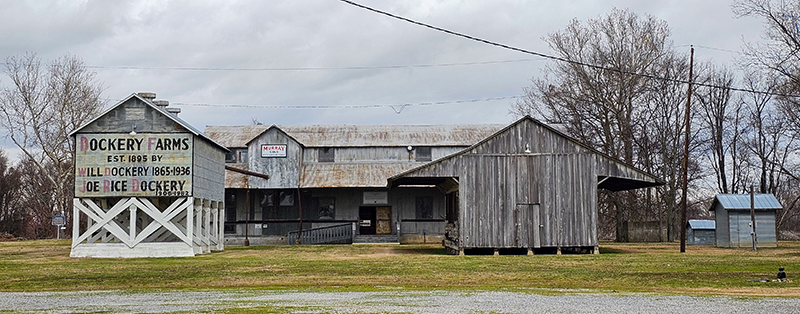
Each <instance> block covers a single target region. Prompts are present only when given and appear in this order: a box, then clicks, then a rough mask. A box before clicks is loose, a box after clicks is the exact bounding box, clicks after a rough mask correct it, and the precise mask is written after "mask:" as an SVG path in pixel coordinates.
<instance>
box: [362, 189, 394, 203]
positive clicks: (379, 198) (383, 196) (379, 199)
mask: <svg viewBox="0 0 800 314" xmlns="http://www.w3.org/2000/svg"><path fill="white" fill-rule="evenodd" d="M364 204H389V192H385V191H384V192H364Z"/></svg>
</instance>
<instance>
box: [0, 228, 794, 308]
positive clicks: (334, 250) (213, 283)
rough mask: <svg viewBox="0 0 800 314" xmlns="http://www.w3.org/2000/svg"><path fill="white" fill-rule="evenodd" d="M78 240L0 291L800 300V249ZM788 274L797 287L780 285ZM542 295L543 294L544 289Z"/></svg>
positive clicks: (31, 249)
mask: <svg viewBox="0 0 800 314" xmlns="http://www.w3.org/2000/svg"><path fill="white" fill-rule="evenodd" d="M69 250H70V241H69V240H61V241H56V240H39V241H22V242H1V243H0V291H66V290H106V289H123V290H132V291H151V290H162V289H165V290H166V289H168V290H174V289H230V288H234V289H242V288H254V289H312V290H366V291H371V290H390V289H415V290H429V289H450V290H498V289H503V290H518V291H533V292H536V293H549V292H550V291H553V290H552V289H590V290H600V291H620V292H656V293H676V294H688V295H713V294H718V295H741V296H788V297H800V242H780V243H779V244H778V248H776V249H759V251H758V252H752V251H750V250H746V249H719V248H715V247H706V246H701V247H697V246H689V247H687V253H683V254H681V253H678V250H679V246H678V244H677V243H647V244H637V243H608V242H604V243H601V245H600V252H601V254H600V255H560V256H556V255H535V256H524V255H523V256H452V255H446V254H445V252H444V250H443V249H442V248H441V246H438V245H397V244H378V245H358V244H357V245H319V246H254V247H227V248H226V249H225V251H224V252H215V253H211V254H205V255H199V256H196V257H188V258H150V259H138V258H137V259H98V258H70V257H69ZM779 266H784V267H786V272H787V274H788V277H789V279H792V280H793V281H792V282H788V283H786V282H783V283H781V282H766V283H763V282H757V281H753V280H755V279H759V278H762V277H763V278H767V279H773V278H775V274H776V273H777V272H778V267H779ZM540 288H543V289H541V290H539V289H540Z"/></svg>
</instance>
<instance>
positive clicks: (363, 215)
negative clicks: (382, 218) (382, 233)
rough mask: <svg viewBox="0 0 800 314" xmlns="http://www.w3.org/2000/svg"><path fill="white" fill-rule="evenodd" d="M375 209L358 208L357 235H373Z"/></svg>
mask: <svg viewBox="0 0 800 314" xmlns="http://www.w3.org/2000/svg"><path fill="white" fill-rule="evenodd" d="M375 225H376V219H375V207H360V208H359V209H358V232H359V234H375Z"/></svg>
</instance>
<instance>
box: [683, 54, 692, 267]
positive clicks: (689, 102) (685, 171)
mask: <svg viewBox="0 0 800 314" xmlns="http://www.w3.org/2000/svg"><path fill="white" fill-rule="evenodd" d="M689 51H690V53H689V91H688V92H687V93H686V120H685V123H686V135H685V137H684V139H683V167H682V168H683V187H682V190H683V192H682V198H681V225H680V228H681V253H686V207H687V206H688V205H687V203H688V202H687V200H686V197H687V193H686V190H687V189H688V187H689V137H690V130H691V125H692V124H691V119H690V114H689V113H690V111H689V109H690V108H691V106H692V80H693V75H694V72H693V70H694V46H692V47H691V50H689Z"/></svg>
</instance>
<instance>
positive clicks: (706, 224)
mask: <svg viewBox="0 0 800 314" xmlns="http://www.w3.org/2000/svg"><path fill="white" fill-rule="evenodd" d="M716 225H717V223H716V222H715V221H713V220H700V219H691V220H689V228H692V229H695V230H697V229H716V228H717V227H716Z"/></svg>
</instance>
